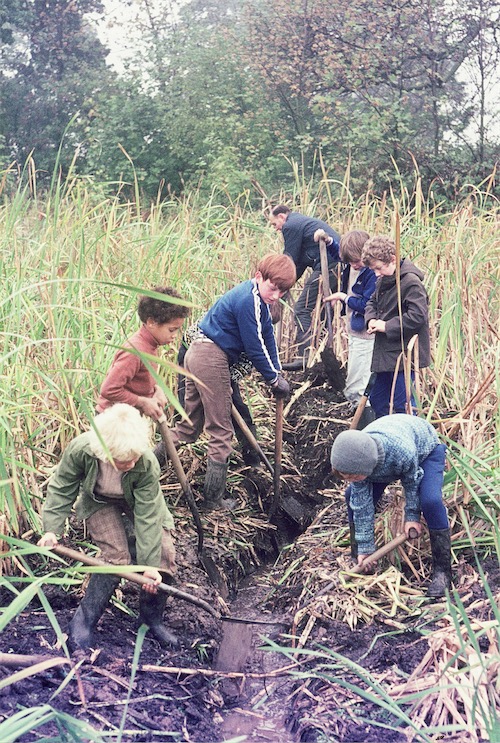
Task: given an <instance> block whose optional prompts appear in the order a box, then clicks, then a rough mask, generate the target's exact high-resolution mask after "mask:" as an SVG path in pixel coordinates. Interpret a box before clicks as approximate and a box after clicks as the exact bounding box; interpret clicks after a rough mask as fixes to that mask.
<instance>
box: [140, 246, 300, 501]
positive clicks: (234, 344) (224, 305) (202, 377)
mask: <svg viewBox="0 0 500 743" xmlns="http://www.w3.org/2000/svg"><path fill="white" fill-rule="evenodd" d="M295 278H296V270H295V264H294V262H293V261H292V259H291V258H290V257H289V256H286V255H274V254H271V255H267V256H265V257H264V258H262V259H261V260H260V261H259V264H258V265H257V270H256V273H255V277H254V278H253V279H251V280H249V281H244V282H243V283H242V284H239V285H238V286H236V287H234V289H231V290H230V291H228V292H227V293H226V294H224V295H223V296H222V297H220V299H218V300H217V302H216V303H215V304H214V305H213V306H212V307H211V308H210V309H209V310H208V312H207V313H206V315H205V316H204V317H203V318H202V319H201V321H200V323H199V328H200V331H201V332H200V336H199V337H198V338H196V339H195V340H194V341H193V342H192V343H191V345H190V347H189V348H188V351H187V353H186V356H185V359H184V366H185V368H186V369H187V371H189V372H190V373H191V374H193V375H194V377H195V378H196V381H195V380H193V379H191V378H189V377H187V378H186V391H185V410H186V413H187V414H188V416H189V418H190V422H188V421H186V420H181V421H179V422H178V423H177V424H176V425H175V426H174V428H173V429H172V440H173V442H174V444H175V445H176V446H179V445H181V444H186V443H193V442H194V441H196V440H197V438H198V437H199V435H200V433H201V432H202V430H203V428H205V431H206V433H207V435H208V459H207V470H206V475H205V483H204V487H203V497H204V500H205V506H206V507H207V508H216V507H217V506H220V505H221V504H222V500H223V495H224V490H225V486H226V478H227V470H228V466H229V462H228V460H229V455H230V454H231V451H232V438H233V433H234V430H233V424H232V421H231V403H232V392H233V391H232V387H231V374H230V366H231V365H232V364H235V363H236V362H237V361H238V358H239V357H240V355H241V354H242V353H245V354H246V356H247V357H248V359H249V360H250V362H251V363H252V364H253V366H254V367H255V368H256V369H257V371H259V372H260V373H261V374H262V376H263V378H264V381H265V382H266V383H267V384H268V385H269V386H270V388H271V391H272V393H273V395H274V396H275V397H276V398H279V397H286V396H287V395H288V394H289V386H288V382H287V381H286V380H285V379H284V377H283V376H282V375H281V366H280V362H279V359H278V349H277V346H276V341H275V338H274V331H273V323H272V318H271V312H270V309H269V306H270V305H271V304H272V303H273V302H277V301H278V300H279V299H280V298H281V297H282V296H283V295H284V294H285V292H287V291H288V290H289V289H290V287H291V286H293V284H294V283H295ZM155 453H156V454H157V456H158V459H159V460H160V461H161V455H162V454H164V451H163V448H162V445H159V446H158V447H157V448H156V449H155Z"/></svg>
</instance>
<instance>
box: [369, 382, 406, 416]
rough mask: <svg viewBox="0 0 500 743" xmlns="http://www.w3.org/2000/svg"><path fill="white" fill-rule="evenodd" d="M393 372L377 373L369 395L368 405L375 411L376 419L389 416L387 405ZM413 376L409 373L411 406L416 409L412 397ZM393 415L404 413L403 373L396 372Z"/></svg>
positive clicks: (404, 389) (404, 386) (404, 390)
mask: <svg viewBox="0 0 500 743" xmlns="http://www.w3.org/2000/svg"><path fill="white" fill-rule="evenodd" d="M393 379H394V372H377V377H376V379H375V383H374V385H373V387H372V391H371V393H370V404H371V406H372V408H373V410H374V411H375V415H376V417H377V418H381V417H382V416H383V415H389V403H390V401H391V390H392V382H393ZM414 381H415V374H414V372H411V385H412V390H411V397H410V400H411V406H412V409H414V408H415V407H416V404H417V403H416V400H415V397H414V395H413V383H414ZM392 412H393V413H406V385H405V375H404V372H398V374H397V376H396V386H395V389H394V402H393V408H392Z"/></svg>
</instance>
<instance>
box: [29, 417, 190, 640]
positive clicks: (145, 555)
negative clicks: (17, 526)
mask: <svg viewBox="0 0 500 743" xmlns="http://www.w3.org/2000/svg"><path fill="white" fill-rule="evenodd" d="M149 426H150V424H149V419H148V418H146V417H144V416H141V414H140V412H139V410H137V409H136V408H134V407H132V406H131V405H128V404H126V403H116V404H115V405H113V406H111V407H109V408H106V410H104V412H102V413H100V414H99V415H97V416H96V417H95V418H94V420H93V423H92V428H91V429H90V430H89V431H86V432H85V433H82V434H80V435H79V436H77V437H76V438H75V439H73V441H71V442H70V444H69V445H68V446H67V447H66V449H65V450H64V452H63V455H62V457H61V461H60V462H59V465H58V467H57V469H56V471H55V472H54V474H53V475H52V477H51V478H50V480H49V483H48V485H47V497H46V499H45V502H44V505H43V509H42V523H43V528H44V534H43V536H42V537H41V539H40V541H39V542H38V544H39V545H40V546H41V547H53V546H55V545H56V544H57V542H58V541H59V539H60V537H61V535H62V534H63V532H64V529H65V525H66V519H67V518H69V515H70V513H71V509H72V506H73V504H75V503H76V515H77V517H78V518H79V519H80V520H82V521H84V522H85V525H86V528H87V529H88V533H89V535H90V537H91V539H92V541H93V542H94V544H95V545H96V546H97V547H98V548H99V549H100V551H101V558H102V559H103V560H104V562H108V563H110V564H116V565H129V564H131V563H132V562H133V560H132V559H131V554H130V549H131V544H130V538H129V534H130V530H131V527H133V534H134V537H133V540H132V541H133V542H134V548H135V553H136V554H135V556H134V557H135V559H136V560H137V563H138V564H139V565H145V566H148V567H147V568H146V570H145V571H144V576H145V577H147V578H150V579H151V583H150V584H145V585H144V586H143V587H142V589H141V593H140V599H139V617H140V620H141V621H142V622H144V624H147V625H148V626H149V629H150V632H151V634H152V635H153V636H154V637H155V638H156V639H157V640H158V642H159V643H160V644H161V645H165V646H166V645H176V644H177V643H178V640H177V638H176V636H175V635H174V634H172V633H171V632H170V631H169V630H168V629H167V628H166V627H165V626H164V624H163V619H162V617H163V611H164V608H165V602H166V598H167V597H166V594H165V593H160V592H159V591H158V588H157V586H158V584H159V583H161V580H162V575H163V579H164V580H167V581H170V580H171V578H172V576H173V575H174V574H175V571H176V566H175V548H174V544H173V541H172V536H171V531H172V530H173V528H174V520H173V518H172V514H171V513H170V511H169V510H168V508H167V505H166V503H165V498H164V497H163V493H162V490H161V488H160V484H159V479H160V468H159V466H158V462H157V460H156V457H155V456H154V454H153V452H152V451H151V449H150V447H149V441H150V430H149ZM135 559H134V561H135ZM119 582H120V579H119V578H118V577H117V576H116V575H113V574H111V573H110V574H107V573H93V574H92V575H91V577H90V580H89V583H88V586H87V590H86V592H85V596H84V597H83V599H82V601H81V602H80V605H79V607H78V609H77V610H76V612H75V614H74V616H73V618H72V620H71V622H70V625H69V640H70V644H71V646H72V647H73V648H75V647H79V648H87V647H94V646H95V645H94V642H95V635H94V630H95V628H96V626H97V623H98V621H99V619H100V617H101V615H102V614H103V613H104V610H105V609H106V606H107V605H108V602H109V600H110V598H111V596H112V595H113V592H114V590H115V588H116V587H117V585H118V583H119Z"/></svg>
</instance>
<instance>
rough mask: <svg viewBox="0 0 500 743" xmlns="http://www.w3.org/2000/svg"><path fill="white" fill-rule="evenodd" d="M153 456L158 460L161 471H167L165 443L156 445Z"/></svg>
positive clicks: (161, 442)
mask: <svg viewBox="0 0 500 743" xmlns="http://www.w3.org/2000/svg"><path fill="white" fill-rule="evenodd" d="M153 454H154V455H155V457H156V459H157V460H158V464H159V465H160V469H162V470H163V469H165V467H166V466H167V462H168V457H167V451H166V449H165V444H164V443H163V441H160V442H159V443H158V444H156V446H155V448H154V449H153Z"/></svg>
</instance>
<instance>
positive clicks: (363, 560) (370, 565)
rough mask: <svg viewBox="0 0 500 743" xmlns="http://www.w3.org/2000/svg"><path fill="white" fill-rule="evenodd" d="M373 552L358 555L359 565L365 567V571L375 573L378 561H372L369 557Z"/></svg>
mask: <svg viewBox="0 0 500 743" xmlns="http://www.w3.org/2000/svg"><path fill="white" fill-rule="evenodd" d="M370 556H371V553H369V554H367V555H358V565H361V566H362V567H363V570H362V572H363V573H373V572H374V571H375V565H376V562H371V560H370V559H369V558H370Z"/></svg>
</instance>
